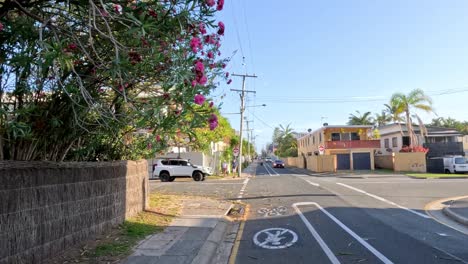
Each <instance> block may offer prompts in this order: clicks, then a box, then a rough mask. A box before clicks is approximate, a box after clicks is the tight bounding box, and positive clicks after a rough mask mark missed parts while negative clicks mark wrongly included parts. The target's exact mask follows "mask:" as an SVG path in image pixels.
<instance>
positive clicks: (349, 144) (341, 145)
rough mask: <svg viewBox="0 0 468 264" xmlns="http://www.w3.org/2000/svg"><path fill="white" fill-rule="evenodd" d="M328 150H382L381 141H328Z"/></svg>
mask: <svg viewBox="0 0 468 264" xmlns="http://www.w3.org/2000/svg"><path fill="white" fill-rule="evenodd" d="M325 148H326V149H350V148H380V140H341V141H326V142H325Z"/></svg>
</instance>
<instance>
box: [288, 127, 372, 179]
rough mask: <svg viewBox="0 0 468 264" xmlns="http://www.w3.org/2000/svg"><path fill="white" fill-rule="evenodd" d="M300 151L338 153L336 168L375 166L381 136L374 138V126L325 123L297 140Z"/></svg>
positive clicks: (317, 153)
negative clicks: (375, 152)
mask: <svg viewBox="0 0 468 264" xmlns="http://www.w3.org/2000/svg"><path fill="white" fill-rule="evenodd" d="M297 144H298V153H299V156H300V157H303V158H304V162H306V157H307V156H312V155H336V162H335V170H373V169H374V151H375V150H378V149H380V140H374V139H373V129H372V126H368V125H352V126H351V125H349V126H347V125H342V126H328V125H326V126H323V127H321V128H320V129H318V130H315V131H313V132H311V133H309V134H307V135H305V136H303V137H301V138H299V139H298V140H297Z"/></svg>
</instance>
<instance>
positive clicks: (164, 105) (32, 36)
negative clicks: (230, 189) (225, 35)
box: [0, 0, 227, 161]
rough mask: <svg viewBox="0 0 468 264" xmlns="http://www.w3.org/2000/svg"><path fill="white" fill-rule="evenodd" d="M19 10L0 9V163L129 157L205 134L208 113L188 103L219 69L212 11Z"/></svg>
mask: <svg viewBox="0 0 468 264" xmlns="http://www.w3.org/2000/svg"><path fill="white" fill-rule="evenodd" d="M21 2H22V3H23V6H22V7H21V8H19V4H4V5H3V6H2V8H1V9H0V23H1V24H2V25H3V30H2V31H0V40H1V42H0V43H1V44H0V76H1V82H0V160H3V159H14V160H56V161H61V160H119V159H139V158H144V157H148V156H151V155H153V154H154V153H155V152H158V151H161V150H163V149H164V148H165V147H166V146H167V145H168V144H171V143H174V142H175V141H176V140H178V138H179V136H180V134H183V135H188V136H189V137H190V138H191V139H195V138H197V136H198V135H195V134H194V133H193V132H192V131H193V129H195V128H202V127H207V124H208V118H209V117H210V116H211V115H212V114H213V113H214V112H215V110H214V108H211V107H208V103H209V102H205V103H204V104H203V105H201V106H199V105H196V104H194V96H195V95H197V94H200V95H205V96H208V95H209V94H210V92H211V91H212V90H213V89H215V88H216V86H217V85H218V82H217V81H216V80H218V79H222V78H225V77H224V76H225V73H224V72H223V68H224V65H225V63H227V60H226V59H222V58H221V59H220V58H216V57H215V56H216V55H214V54H217V53H218V47H219V41H220V36H218V35H217V34H216V33H215V32H216V31H217V28H218V26H217V25H216V21H215V19H214V17H215V12H216V11H215V7H208V6H207V5H206V3H205V1H197V0H174V1H156V0H150V1H133V2H132V1H125V2H122V1H121V2H116V3H110V2H108V1H58V2H57V1H29V2H28V1H21ZM117 3H120V5H119V4H117ZM117 7H120V8H121V9H122V12H120V11H119V8H117ZM201 24H202V25H204V26H205V27H206V30H208V31H209V32H206V33H205V32H204V30H203V29H202V27H201V26H200V25H201ZM195 37H198V38H199V39H200V40H201V42H200V45H198V44H197V43H198V42H197V39H195ZM204 38H209V39H210V40H209V41H204ZM202 50H203V52H204V53H203V54H202V52H201V51H202ZM208 53H209V54H211V55H213V56H211V55H210V56H208ZM196 63H198V64H197V66H198V67H195V65H196ZM199 64H201V65H202V67H200V66H199ZM205 78H206V79H205ZM205 80H206V84H205ZM218 122H219V123H223V122H224V121H223V120H219V121H218ZM212 124H213V122H212ZM223 133H224V132H220V134H223ZM213 137H214V138H216V137H224V134H223V135H214V136H213ZM200 148H206V144H205V145H204V143H203V142H201V143H200Z"/></svg>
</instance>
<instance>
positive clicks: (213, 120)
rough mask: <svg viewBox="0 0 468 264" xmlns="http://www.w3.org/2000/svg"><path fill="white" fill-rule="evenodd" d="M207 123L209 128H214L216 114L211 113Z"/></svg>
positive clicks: (216, 119)
mask: <svg viewBox="0 0 468 264" xmlns="http://www.w3.org/2000/svg"><path fill="white" fill-rule="evenodd" d="M208 123H209V124H210V130H214V129H215V128H216V127H217V126H218V116H216V115H215V114H211V116H210V118H208Z"/></svg>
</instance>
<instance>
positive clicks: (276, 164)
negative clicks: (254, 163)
mask: <svg viewBox="0 0 468 264" xmlns="http://www.w3.org/2000/svg"><path fill="white" fill-rule="evenodd" d="M273 168H284V162H283V161H282V160H275V161H274V162H273Z"/></svg>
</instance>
